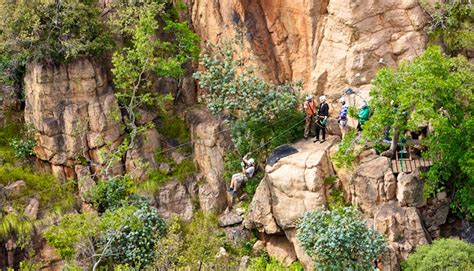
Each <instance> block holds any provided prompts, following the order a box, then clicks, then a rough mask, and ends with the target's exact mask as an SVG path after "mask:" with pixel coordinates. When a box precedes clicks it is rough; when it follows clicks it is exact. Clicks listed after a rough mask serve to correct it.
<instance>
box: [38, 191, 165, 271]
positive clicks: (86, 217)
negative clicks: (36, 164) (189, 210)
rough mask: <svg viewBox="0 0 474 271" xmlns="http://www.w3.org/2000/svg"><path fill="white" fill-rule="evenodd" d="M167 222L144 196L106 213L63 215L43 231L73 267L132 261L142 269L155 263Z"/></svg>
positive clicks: (123, 202) (49, 241) (123, 203)
mask: <svg viewBox="0 0 474 271" xmlns="http://www.w3.org/2000/svg"><path fill="white" fill-rule="evenodd" d="M165 232H166V224H165V222H164V220H162V219H161V217H160V216H159V215H158V213H157V211H156V209H155V208H152V207H150V205H149V204H148V203H147V202H146V201H144V200H143V199H140V198H137V197H135V198H134V199H133V200H132V201H125V199H122V205H121V206H120V207H117V208H115V209H113V210H111V209H108V210H105V211H104V212H103V213H102V214H100V215H97V214H95V213H82V214H69V215H66V216H63V217H62V219H61V222H60V223H59V224H58V225H57V226H51V227H50V228H49V229H48V230H46V231H45V232H44V233H43V236H44V237H45V238H46V240H47V241H48V243H49V244H50V245H52V246H53V247H54V248H55V249H56V250H57V251H58V252H59V254H60V256H61V258H63V259H64V260H66V261H67V262H68V263H69V264H71V265H72V266H80V267H82V268H86V269H90V268H94V270H95V268H97V267H98V266H101V265H102V266H104V268H105V267H106V266H111V265H112V266H113V265H114V263H115V264H128V265H130V266H132V267H136V268H142V267H145V266H147V265H149V264H150V263H151V261H152V260H153V258H154V255H155V246H156V244H157V242H158V240H159V239H160V238H161V237H162V236H164V235H165Z"/></svg>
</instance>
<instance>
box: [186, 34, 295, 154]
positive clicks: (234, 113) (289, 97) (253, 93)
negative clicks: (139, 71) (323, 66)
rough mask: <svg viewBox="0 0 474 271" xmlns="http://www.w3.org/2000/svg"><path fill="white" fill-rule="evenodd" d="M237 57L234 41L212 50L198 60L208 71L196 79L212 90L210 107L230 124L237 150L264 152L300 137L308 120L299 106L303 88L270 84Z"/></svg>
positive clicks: (197, 75) (293, 85)
mask: <svg viewBox="0 0 474 271" xmlns="http://www.w3.org/2000/svg"><path fill="white" fill-rule="evenodd" d="M237 41H238V40H237ZM238 55H239V52H237V50H236V49H235V48H234V47H233V46H232V44H231V42H226V43H224V45H223V46H221V47H216V46H210V47H209V49H208V52H206V53H205V54H203V55H202V56H201V59H200V63H201V65H202V66H203V67H204V68H205V70H204V71H202V72H196V73H195V74H194V78H196V79H197V80H199V85H200V87H202V88H205V89H207V91H208V92H207V95H206V99H207V105H208V108H209V109H210V110H211V111H212V112H213V113H215V114H218V113H224V114H226V115H228V116H229V118H230V119H231V121H230V127H231V132H232V141H233V142H234V145H235V146H236V149H237V151H238V152H239V153H240V154H244V153H247V152H251V151H252V152H255V153H254V154H258V153H264V152H265V151H268V150H270V149H272V148H274V147H275V146H278V145H281V144H283V143H288V142H290V141H292V140H294V139H296V138H298V137H300V136H301V134H302V127H303V125H302V124H301V123H302V121H303V119H304V116H303V114H302V113H301V112H298V111H297V110H296V106H297V104H298V95H297V94H298V91H299V90H300V89H301V87H302V84H301V83H300V82H297V83H287V84H283V85H275V84H270V83H267V82H265V81H264V80H263V79H261V78H260V77H259V76H258V75H257V72H256V70H255V68H254V67H252V66H251V65H249V64H248V60H247V59H242V58H238V59H235V58H234V57H235V56H238ZM262 150H263V151H264V152H261V151H262ZM263 156H264V155H263Z"/></svg>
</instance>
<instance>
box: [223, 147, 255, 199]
mask: <svg viewBox="0 0 474 271" xmlns="http://www.w3.org/2000/svg"><path fill="white" fill-rule="evenodd" d="M247 156H248V154H246V155H245V156H244V158H242V163H241V166H242V172H240V173H236V174H234V175H232V180H231V181H230V187H229V190H228V191H229V192H230V193H232V194H233V195H235V194H236V193H237V190H239V189H240V187H241V186H242V183H244V182H245V181H247V180H248V179H249V178H252V176H253V174H254V173H255V160H254V159H253V158H250V159H247Z"/></svg>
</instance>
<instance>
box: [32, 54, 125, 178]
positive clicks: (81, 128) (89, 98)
mask: <svg viewBox="0 0 474 271" xmlns="http://www.w3.org/2000/svg"><path fill="white" fill-rule="evenodd" d="M25 94H26V108H25V120H26V122H29V123H31V124H33V126H34V128H35V129H36V131H37V138H36V141H37V145H36V147H35V153H36V156H37V157H38V158H39V159H41V160H44V161H48V162H49V163H50V164H51V165H52V169H53V173H54V174H55V175H56V176H57V177H59V178H63V179H65V178H67V177H76V172H75V170H74V165H75V164H77V161H78V160H83V159H85V160H88V161H91V164H92V165H93V168H92V170H93V171H98V170H99V169H100V167H101V166H102V164H103V160H102V158H101V155H100V153H101V152H104V151H105V152H106V151H107V150H106V149H105V148H109V147H113V146H117V145H119V144H120V142H121V136H122V134H123V131H122V128H121V114H120V110H119V108H118V105H117V101H116V100H115V96H114V93H113V90H112V88H111V87H110V85H109V83H108V79H107V75H106V72H105V70H104V69H103V68H102V67H101V66H100V65H99V64H98V63H97V62H96V61H94V60H92V59H88V58H82V59H78V60H76V61H74V62H71V63H69V64H67V65H65V64H64V65H50V64H41V63H40V64H30V65H28V67H27V71H26V75H25ZM122 170H123V168H122V167H121V166H115V167H113V169H112V171H113V172H115V173H116V174H120V173H121V172H122Z"/></svg>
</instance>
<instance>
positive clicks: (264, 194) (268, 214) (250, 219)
mask: <svg viewBox="0 0 474 271" xmlns="http://www.w3.org/2000/svg"><path fill="white" fill-rule="evenodd" d="M271 201H272V198H271V194H270V189H269V188H268V184H267V181H266V180H265V178H264V179H263V180H262V181H261V182H260V184H259V185H258V187H257V190H256V191H255V195H254V196H253V198H252V202H251V203H250V206H249V209H248V213H247V216H246V217H245V220H244V225H245V227H247V228H249V229H257V230H258V231H259V232H265V233H267V234H274V233H277V232H280V227H279V226H278V225H277V224H276V222H275V218H274V217H273V214H272V202H271Z"/></svg>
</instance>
